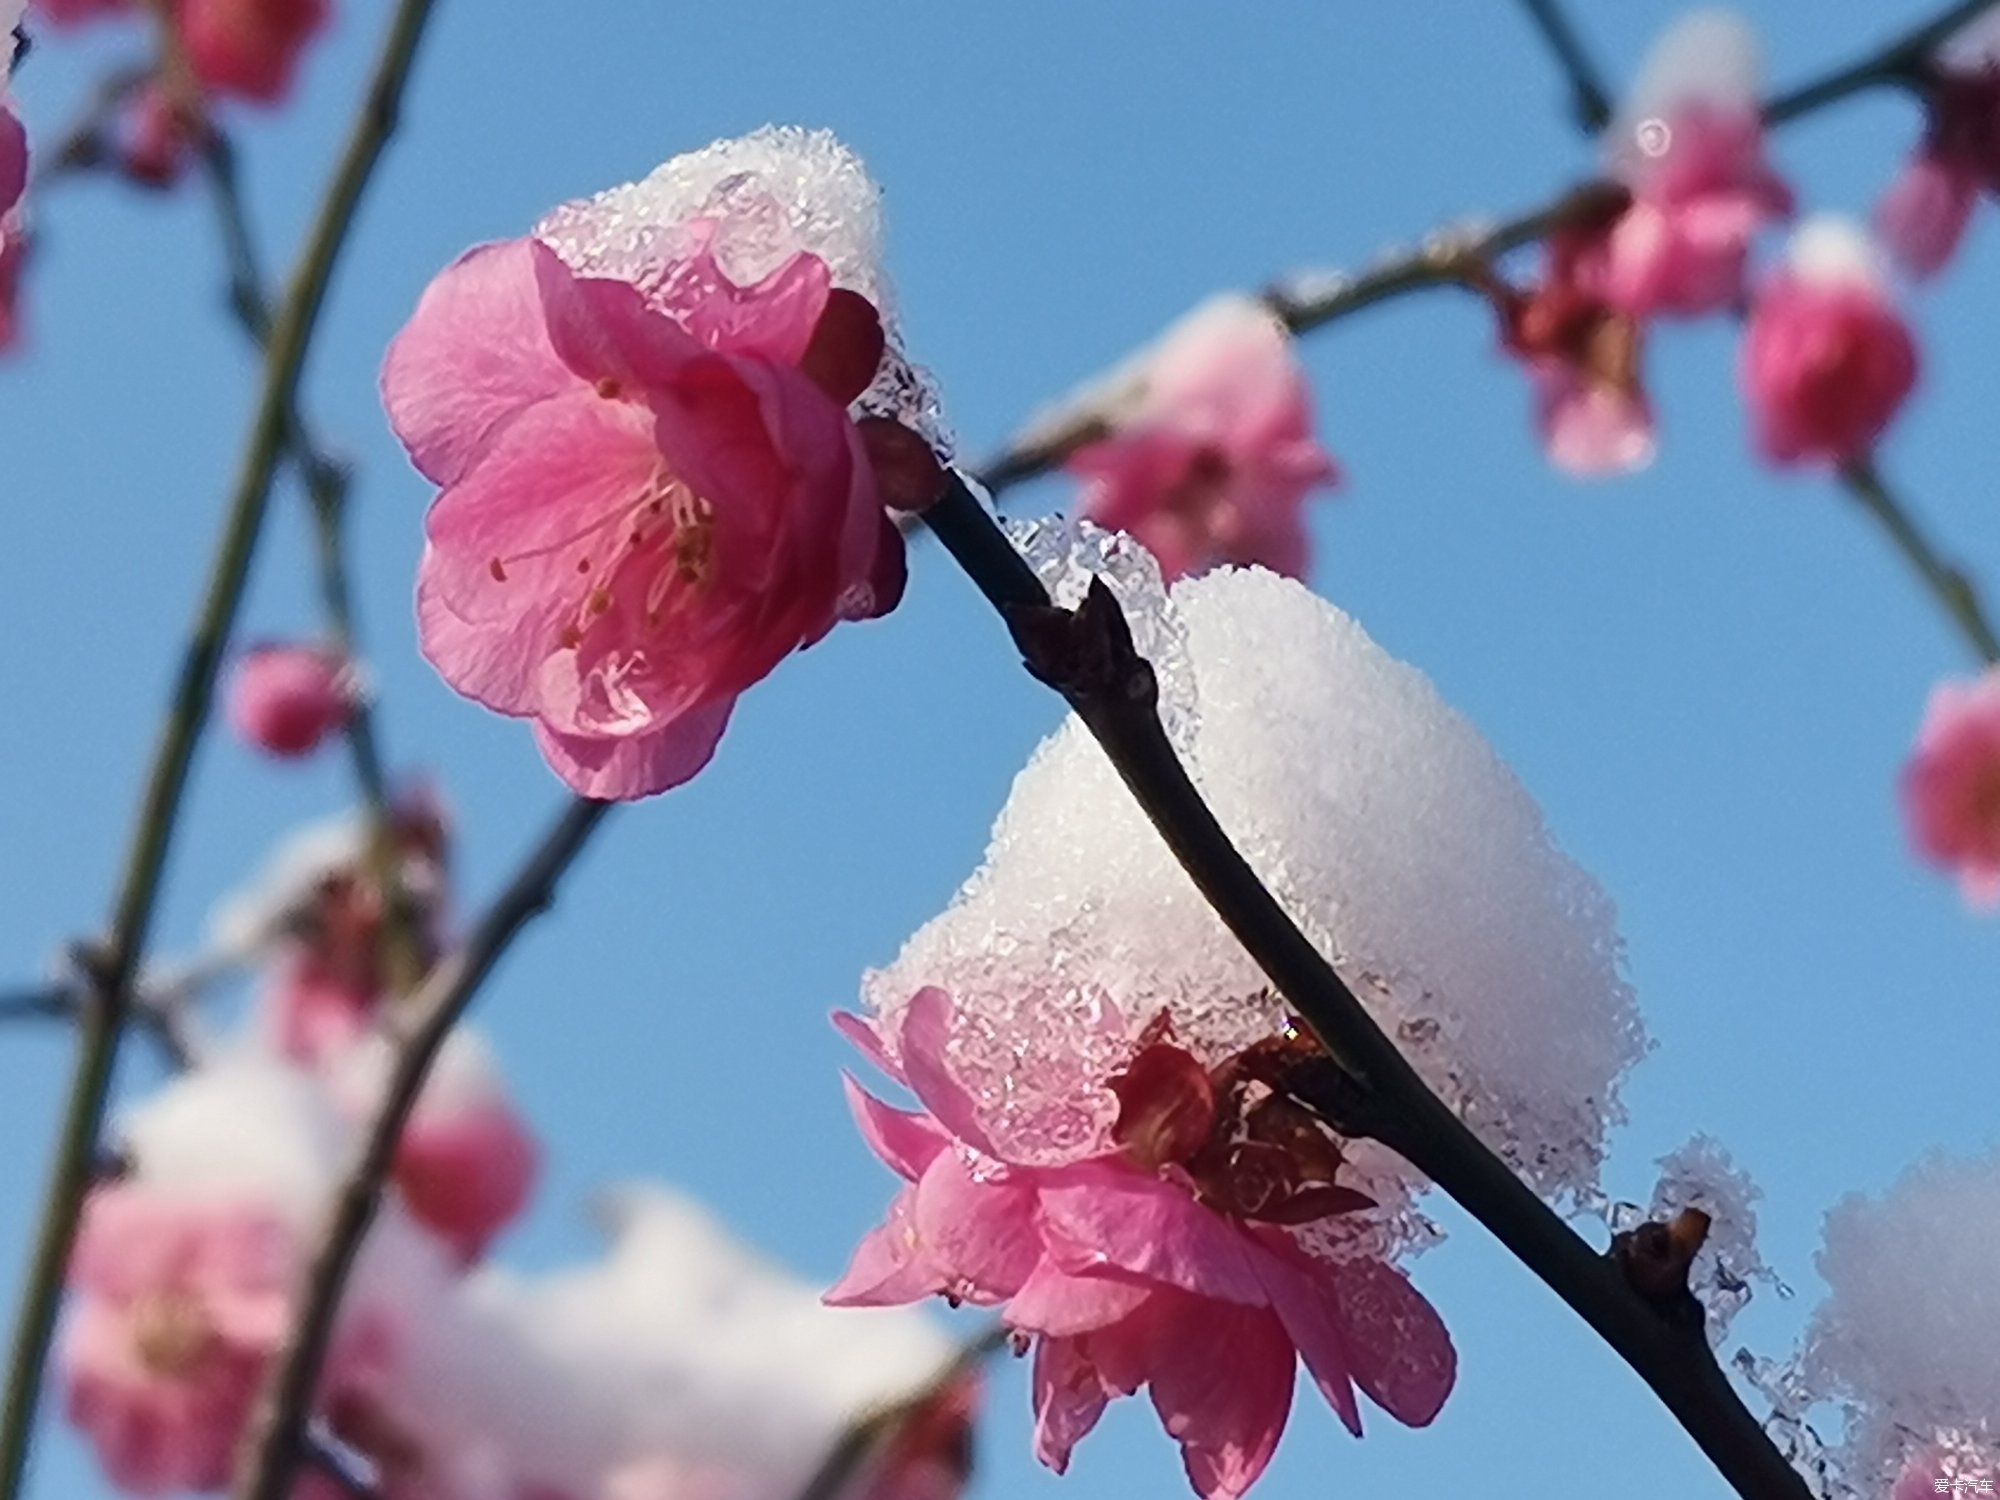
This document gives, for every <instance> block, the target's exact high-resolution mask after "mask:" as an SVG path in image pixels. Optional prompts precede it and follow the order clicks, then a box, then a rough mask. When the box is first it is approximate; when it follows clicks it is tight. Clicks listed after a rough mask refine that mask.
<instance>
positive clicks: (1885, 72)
mask: <svg viewBox="0 0 2000 1500" xmlns="http://www.w3.org/2000/svg"><path fill="white" fill-rule="evenodd" d="M1996 3H2000V0H1959V3H1958V4H1956V5H1951V6H1947V7H1946V8H1945V9H1944V10H1943V11H1942V12H1940V13H1939V14H1937V15H1935V16H1933V17H1932V18H1931V19H1930V20H1928V21H1925V22H1923V23H1922V24H1921V25H1918V26H1913V27H1911V28H1910V29H1909V30H1908V31H1906V32H1904V33H1903V34H1902V35H1900V36H1898V37H1895V38H1893V39H1891V40H1890V41H1888V42H1887V43H1885V44H1884V45H1883V46H1882V47H1881V48H1879V49H1878V50H1876V51H1875V52H1872V53H1870V54H1869V55H1868V56H1867V57H1864V58H1862V59H1860V60H1859V61H1858V62H1855V63H1852V64H1850V65H1849V66H1847V67H1845V68H1841V69H1839V70H1837V71H1835V72H1833V73H1829V74H1828V75H1827V76H1826V77H1824V78H1819V79H1815V80H1814V81H1813V82H1811V83H1808V84H1806V85H1804V86H1803V87H1801V88H1796V89H1793V90H1792V91H1791V92H1790V93H1789V94H1780V95H1779V96H1778V97H1777V98H1775V99H1773V100H1771V101H1770V102H1769V103H1768V104H1766V105H1765V106H1764V119H1765V121H1766V123H1768V124H1772V125H1785V124H1789V123H1790V122H1791V121H1793V120H1796V119H1798V118H1799V117H1800V116H1801V115H1809V114H1811V113H1812V112H1813V111H1814V110H1817V109H1824V108H1826V106H1827V105H1829V104H1838V103H1839V102H1840V101H1841V100H1843V99H1846V98H1848V97H1849V96H1851V95H1854V94H1858V93H1861V92H1863V91H1864V90H1867V89H1877V88H1911V87H1914V86H1916V85H1918V84H1920V83H1921V82H1922V81H1923V78H1924V71H1925V64H1926V63H1928V62H1929V60H1930V57H1931V54H1932V53H1934V52H1935V51H1937V49H1938V48H1939V47H1940V46H1941V45H1943V44H1944V43H1945V42H1947V41H1949V40H1950V39H1951V38H1952V36H1953V35H1954V34H1956V33H1957V32H1960V31H1963V30H1964V29H1965V28H1966V27H1967V26H1969V25H1970V24H1971V23H1972V22H1974V21H1976V20H1978V19H1979V17H1980V16H1982V15H1984V14H1985V13H1986V12H1987V11H1989V10H1991V9H1992V8H1993V7H1994V5H1995V4H1996Z"/></svg>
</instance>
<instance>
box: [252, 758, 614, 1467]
mask: <svg viewBox="0 0 2000 1500" xmlns="http://www.w3.org/2000/svg"><path fill="white" fill-rule="evenodd" d="M611 806H612V804H610V803H608V802H591V801H587V800H585V799H582V798H578V799H576V800H574V801H572V802H571V803H570V804H569V805H568V806H567V807H566V808H564V810H563V813H562V816H561V817H560V818H558V819H557V820H556V822H555V825H554V826H553V827H552V828H551V829H550V830H549V832H548V833H547V834H546V835H545V836H544V837H543V839H542V841H541V843H540V844H539V845H538V846H537V847H536V849H535V850H534V852H533V853H532V854H531V855H530V856H529V857H528V859H527V861H526V863H524V864H523V865H522V866H521V869H520V870H519V872H518V873H516V874H515V876H514V878H513V879H512V880H511V881H509V882H508V884H507V888H506V889H505V890H504V891H502V892H501V893H500V895H499V896H498V897H497V898H496V899H495V900H494V902H493V904H492V906H490V907H489V908H488V909H487V911H486V914H485V915H484V916H483V917H481V918H480V920H479V923H478V925H477V926H475V927H474V928H473V930H472V933H471V935H470V936H468V937H467V938H466V940H465V942H464V944H463V945H462V946H461V947H460V948H459V949H458V950H457V951H456V952H454V953H452V954H451V955H450V956H449V957H447V958H445V959H444V960H442V961H441V962H440V963H439V964H438V965H437V966H436V967H435V968H434V969H432V970H431V972H430V974H429V975H428V976H427V977H426V978H425V980H424V982H423V984H422V985H421V986H419V987H418V989H417V991H416V993H415V994H413V995H412V996H410V998H409V1000H408V1002H407V1004H406V1006H405V1007H404V1010H403V1012H402V1013H403V1014H404V1015H405V1016H406V1017H407V1019H406V1021H405V1023H404V1024H405V1025H406V1026H407V1031H406V1032H405V1033H404V1037H403V1040H402V1043H401V1045H400V1046H399V1047H398V1049H397V1052H396V1060H395V1065H394V1067H393V1068H392V1069H391V1071H390V1074H389V1080H388V1084H387V1086H386V1087H385V1089H384V1090H383V1095H382V1098H381V1100H380V1102H379V1103H378V1104H377V1105H376V1107H375V1112H374V1114H373V1115H372V1116H371V1117H370V1119H369V1121H368V1126H367V1130H366V1132H365V1134H364V1136H363V1139H362V1142H361V1146H360V1149H359V1151H358V1152H357V1154H356V1157H355V1160H354V1162H353V1165H352V1166H350V1167H349V1168H348V1170H347V1172H346V1174H345V1176H344V1177H343V1179H342V1181H341V1185H340V1188H339V1191H338V1193H337V1194H336V1196H335V1198H334V1200H333V1206H332V1210H331V1213H330V1215H329V1218H328V1221H327V1227H326V1231H325V1233H324V1235H323V1236H322V1238H321V1240H320V1243H319V1248H318V1251H317V1252H316V1253H315V1255H314V1257H313V1260H312V1264H311V1266H310V1267H309V1269H308V1270H307V1273H306V1276H305V1279H304V1281H303V1282H302V1284H301V1295H300V1302H299V1307H298V1310H297V1314H296V1317H295V1320H294V1322H293V1325H292V1330H291V1334H290V1337H289V1339H288V1340H287V1342H286V1345H285V1348H284V1349H283V1350H282V1351H281V1352H280V1354H279V1356H278V1358H277V1359H276V1360H275V1361H274V1362H273V1364H272V1367H271V1372H270V1375H269V1377H268V1379H267V1381H266V1384H265V1387H264V1393H263V1396H262V1399H261V1400H260V1401H259V1403H258V1413H257V1417H256V1420H255V1421H254V1422H253V1423H252V1425H251V1428H250V1431H249V1433H248V1435H247V1443H246V1446H245V1449H244V1455H245V1457H244V1463H243V1467H242V1469H241V1472H240V1474H239V1476H238V1480H237V1484H236V1488H235V1494H236V1495H237V1497H238V1500H285V1497H287V1496H289V1495H290V1494H291V1491H292V1484H293V1482H294V1480H295V1479H296V1478H297V1476H298V1469H299V1465H300V1462H301V1461H302V1459H303V1458H304V1456H305V1453H304V1449H303V1447H302V1445H301V1443H300V1441H299V1437H300V1434H301V1433H302V1432H303V1431H304V1428H305V1423H306V1419H307V1417H308V1416H309V1415H310V1413H311V1409H312V1397H313V1392H314V1390H315V1388H316V1387H317V1386H318V1384H319V1375H320V1367H321V1366H322V1365H323V1364H324V1362H325V1360H326V1352H327V1347H328V1345H329V1343H330V1341H331V1339H332V1336H333V1326H334V1321H335V1317H336V1315H337V1313H338V1312H339V1310H340V1299H341V1294H342V1293H343V1292H344V1291H345V1290H346V1287H347V1279H348V1276H349V1274H350V1273H351V1272H352V1271H353V1269H354V1262H355V1259H356V1257H357V1256H358V1255H359V1254H360V1251H361V1244H362V1241H363V1239H364V1238H365V1237H366V1235H367V1232H368V1227H369V1225H371V1224H372V1223H373V1222H374V1220H375V1214H376V1211H377V1209H379V1208H380V1207H381V1203H382V1193H383V1187H384V1184H385V1183H386V1182H387V1181H388V1177H389V1169H390V1167H391V1165H392V1164H393V1162H394V1158H395V1154H396V1147H397V1144H398V1142H399V1141H400V1140H401V1138H402V1133H403V1126H404V1124H405V1123H406V1122H407V1121H408V1119H409V1117H410V1112H411V1110H413V1109H414V1108H415V1107H416V1103H417V1099H418V1096H419V1095H420V1094H421V1093H422V1092H423V1086H424V1083H425V1080H426V1079H428V1078H429V1076H430V1069H431V1065H432V1064H433V1063H434V1062H435V1061H436V1060H437V1055H438V1052H439V1050H440V1049H441V1048H442V1047H443V1046H444V1043H445V1038H446V1037H447V1036H449V1035H450V1033H451V1029H452V1027H453V1026H454V1025H455V1024H456V1023H457V1021H458V1019H459V1017H460V1016H461V1015H463V1014H464V1012H465V1008H466V1007H467V1006H468V1005H469V1004H471V1002H472V998H473V996H474V995H475V994H477V993H478V990H479V986H480V984H481V983H482V982H483V981H484V980H485V979H486V976H487V975H488V974H490V973H491V972H492V970H493V966H494V965H495V964H496V963H498V962H499V960H500V957H501V955H502V954H504V953H505V952H506V951H507V948H508V946H509V945H510V944H511V943H512V942H513V941H514V939H515V937H516V936H517V935H518V934H519V933H520V931H521V929H522V928H523V927H525V926H526V925H527V924H528V923H529V922H530V921H531V920H533V919H534V918H535V917H536V916H537V915H539V914H540V913H542V912H544V911H546V910H548V908H549V906H550V904H551V903H552V902H553V901H554V899H555V890H556V885H557V882H558V881H560V880H561V878H562V876H563V873H564V872H565V871H566V870H568V868H569V867H570V864H571V863H572V862H573V861H574V860H575V858H576V856H577V855H578V854H579V853H581V852H582V850H583V846H584V844H585V843H586V842H587V841H588V840H589V838H590V835H591V833H592V832H593V831H595V829H596V828H597V826H598V824H599V823H600V822H602V821H603V819H604V815H605V814H606V813H607V812H609V811H610V809H611Z"/></svg>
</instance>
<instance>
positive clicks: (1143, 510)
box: [1068, 296, 1339, 580]
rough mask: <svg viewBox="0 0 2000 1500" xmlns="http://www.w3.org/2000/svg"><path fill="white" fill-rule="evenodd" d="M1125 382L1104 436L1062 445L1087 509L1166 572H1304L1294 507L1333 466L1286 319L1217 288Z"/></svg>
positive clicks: (1304, 542) (1301, 528) (1330, 475)
mask: <svg viewBox="0 0 2000 1500" xmlns="http://www.w3.org/2000/svg"><path fill="white" fill-rule="evenodd" d="M1133 379H1134V380H1135V381H1136V382H1137V384H1136V387H1135V390H1134V394H1133V395H1132V397H1131V399H1130V403H1129V408H1128V409H1127V410H1125V411H1122V412H1121V413H1120V414H1119V415H1118V417H1117V418H1116V419H1115V420H1114V421H1113V423H1112V431H1111V432H1110V434H1109V435H1108V436H1105V437H1103V438H1100V439H1098V440H1097V441H1095V442H1092V443H1087V444H1085V445H1084V446H1083V447H1081V448H1079V449H1077V451H1076V452H1075V453H1074V454H1072V455H1071V456H1070V459H1069V464H1068V467H1069V469H1070V471H1071V472H1072V473H1075V474H1077V475H1078V476H1080V477H1081V478H1082V479H1083V481H1084V490H1083V497H1082V499H1081V501H1080V502H1079V509H1080V510H1081V512H1082V513H1083V514H1084V515H1085V516H1087V517H1089V518H1090V519H1091V520H1092V521H1095V522H1096V523H1097V524H1098V525H1100V526H1103V527H1106V528H1108V529H1110V530H1114V531H1125V532H1129V533H1131V534H1132V535H1133V536H1135V537H1137V538H1138V539H1139V540H1140V541H1141V542H1142V543H1144V544H1145V546H1146V548H1147V549H1148V550H1149V551H1151V552H1152V554H1153V555H1154V556H1155V557H1156V558H1158V559H1159V563H1160V571H1161V572H1162V573H1163V574H1164V575H1165V577H1166V578H1167V579H1168V580H1172V579H1175V578H1179V577H1182V576H1183V575H1185V574H1188V573H1196V572H1200V571H1202V570H1203V569H1205V568H1207V567H1210V566H1212V565H1213V564H1215V563H1222V562H1228V563H1261V564H1263V565H1264V566H1265V567H1268V568H1270V569H1272V570H1273V571H1275V572H1279V573H1285V574H1289V575H1290V576H1292V577H1298V576H1300V575H1302V574H1303V573H1304V572H1305V571H1306V568H1307V565H1308V563H1309V561H1310V553H1311V547H1310V543H1309V541H1308V539H1307V536H1306V529H1305V525H1304V520H1303V517H1302V515H1301V510H1302V508H1303V506H1304V504H1305V501H1306V498H1307V496H1309V495H1310V494H1312V492H1313V491H1314V490H1317V489H1319V488H1321V487H1322V486H1325V485H1329V484H1332V483H1334V482H1335V481H1336V479H1337V478H1338V475H1339V471H1338V470H1337V469H1336V468H1335V466H1334V462H1333V460H1332V458H1330V457H1329V456H1328V455H1327V452H1326V450H1325V449H1324V448H1323V447H1321V446H1320V444H1319V442H1318V440H1317V439H1315V438H1314V436H1313V418H1312V399H1311V392H1310V391H1309V390H1308V388H1307V386H1306V380H1305V373H1304V372H1303V371H1302V370H1301V369H1300V368H1299V363H1298V358H1297V356H1296V354H1295V353H1294V352H1293V348H1292V340H1291V335H1290V334H1289V333H1288V332H1286V330H1285V327H1284V325H1283V324H1282V323H1280V322H1279V321H1278V319H1277V317H1276V316H1275V315H1274V314H1273V313H1272V312H1271V310H1270V309H1269V308H1267V307H1265V306H1263V305H1262V304H1261V303H1259V302H1257V301H1255V300H1253V299H1251V298H1248V297H1233V296H1232V297H1219V298H1216V299H1215V300H1214V301H1212V302H1209V303H1208V304H1207V305H1205V306H1203V307H1201V308H1198V309H1197V310H1196V311H1195V312H1193V313H1191V314H1190V315H1189V316H1188V317H1186V318H1185V319H1183V320H1182V321H1181V322H1180V323H1179V324H1177V325H1176V326H1175V327H1174V328H1172V329H1171V330H1169V331H1168V333H1167V335H1166V337H1165V338H1164V339H1162V340H1161V342H1160V344H1159V346H1158V347H1157V348H1155V349H1154V350H1153V351H1151V353H1150V354H1148V355H1147V356H1145V358H1144V363H1143V366H1142V367H1141V368H1140V369H1139V370H1138V371H1137V372H1136V373H1135V374H1134V376H1133Z"/></svg>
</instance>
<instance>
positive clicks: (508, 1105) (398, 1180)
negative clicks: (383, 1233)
mask: <svg viewBox="0 0 2000 1500" xmlns="http://www.w3.org/2000/svg"><path fill="white" fill-rule="evenodd" d="M393 1061H394V1053H393V1049H392V1048H391V1047H390V1046H389V1045H388V1043H387V1041H386V1040H385V1039H382V1038H379V1037H369V1038H366V1039H364V1040H363V1041H361V1042H360V1043H358V1044H357V1045H356V1046H355V1047H354V1048H352V1049H351V1050H350V1051H349V1052H348V1053H347V1055H345V1056H343V1057H341V1058H340V1059H339V1060H338V1061H337V1062H336V1063H335V1064H334V1071H335V1076H336V1084H335V1088H336V1091H337V1092H338V1093H339V1095H340V1097H341V1098H342V1100H343V1101H344V1103H345V1104H346V1105H347V1107H348V1109H349V1110H350V1111H351V1112H352V1114H353V1115H354V1116H355V1118H357V1119H362V1118H366V1117H367V1116H368V1114H369V1113H370V1112H371V1111H372V1110H373V1108H374V1106H375V1104H376V1103H377V1102H378V1101H379V1099H380V1098H381V1094H382V1090H383V1087H384V1086H385V1085H386V1083H387V1081H388V1075H389V1069H390V1067H391V1065H392V1063H393ZM540 1164H541V1151H540V1148H539V1147H538V1146H537V1145H536V1143H535V1138H534V1136H533V1135H532V1134H530V1133H529V1130H528V1126H527V1123H526V1121H524V1120H523V1119H522V1118H521V1116H520V1114H519V1112H518V1111H516V1110H515V1108H514V1105H513V1101H512V1100H511V1099H510V1098H509V1096H508V1093H507V1088H506V1084H505V1082H504V1081H503V1080H502V1078H501V1076H500V1069H499V1066H498V1064H497V1063H496V1062H495V1060H494V1057H493V1053H492V1049H491V1048H490V1047H489V1046H488V1045H487V1044H486V1041H485V1039H484V1038H483V1037H481V1036H479V1035H478V1034H477V1033H476V1032H470V1031H465V1030H459V1031H455V1032H453V1033H452V1035H451V1038H450V1039H449V1040H448V1041H447V1042H446V1043H445V1045H444V1050H443V1051H442V1052H441V1053H440V1054H439V1056H438V1059H437V1062H436V1064H435V1065H434V1066H433V1068H432V1070H431V1076H430V1078H429V1080H428V1081H427V1082H426V1083H425V1085H424V1091H423V1093H422V1094H421V1095H419V1096H418V1099H417V1105H416V1108H415V1110H414V1111H413V1112H412V1113H411V1116H410V1119H409V1123H408V1124H407V1125H405V1126H404V1128H403V1136H402V1140H401V1142H400V1144H399V1145H398V1146H397V1148H396V1159H395V1165H394V1167H393V1169H392V1172H391V1176H392V1178H393V1180H394V1182H395V1184H396V1190H397V1192H398V1193H399V1194H400V1195H401V1197H402V1200H403V1206H404V1207H405V1208H407V1209H408V1210H409V1212H410V1217H411V1218H413V1219H415V1220H416V1221H417V1222H418V1223H419V1224H421V1225H423V1226H424V1227H425V1228H426V1229H428V1230H430V1231H431V1232H432V1233H433V1234H435V1235H437V1236H438V1237H439V1238H440V1239H441V1240H443V1241H444V1242H445V1243H446V1244H448V1245H450V1246H451V1247H452V1248H453V1249H454V1250H455V1251H457V1253H458V1255H459V1256H460V1258H461V1259H462V1260H464V1261H465V1262H467V1263H468V1264H469V1263H471V1262H473V1261H476V1260H478V1259H479V1258H480V1257H481V1256H483V1255H484V1254H485V1253H486V1247H487V1246H488V1245H489V1244H490V1243H491V1242H492V1240H493V1238H494V1237H495V1236H496V1235H498V1234H499V1233H500V1231H501V1230H503V1229H505V1228H506V1227H507V1226H508V1225H509V1224H511V1223H513V1221H514V1220H515V1218H516V1217H518V1216H519V1214H520V1212H521V1210H522V1209H524V1208H526V1207H527V1205H528V1200H529V1198H530V1196H531V1195H532V1193H533V1190H534V1185H535V1178H536V1175H537V1172H538V1170H539V1167H540Z"/></svg>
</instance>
